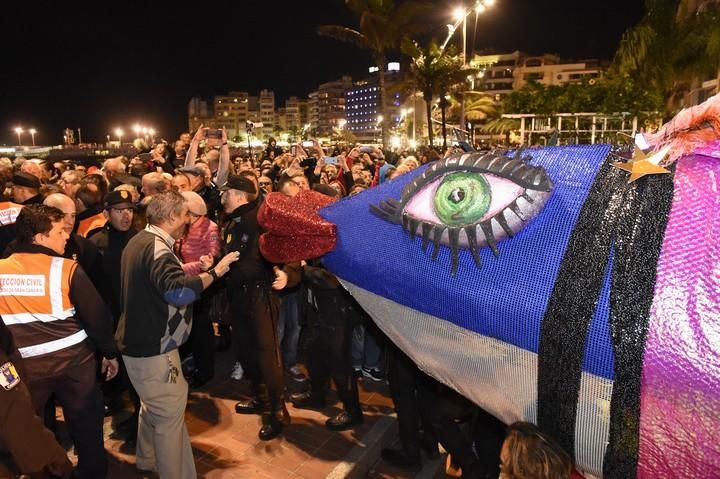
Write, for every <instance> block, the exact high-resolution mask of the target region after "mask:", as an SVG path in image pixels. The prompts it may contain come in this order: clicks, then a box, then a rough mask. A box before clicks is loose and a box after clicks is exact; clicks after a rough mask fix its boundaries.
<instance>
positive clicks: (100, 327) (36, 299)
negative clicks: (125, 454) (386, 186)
mask: <svg viewBox="0 0 720 479" xmlns="http://www.w3.org/2000/svg"><path fill="white" fill-rule="evenodd" d="M304 144H305V145H306V146H303V143H300V144H297V145H293V146H291V147H290V148H289V149H288V150H287V151H285V150H284V149H283V148H280V147H278V146H277V144H276V142H275V141H274V140H272V139H270V141H269V142H268V145H267V148H266V149H265V150H264V151H263V152H262V154H261V155H260V157H259V158H254V157H251V156H245V155H242V154H234V152H231V149H230V146H229V145H228V141H227V136H226V132H225V131H224V130H212V129H208V128H203V127H200V128H199V129H198V130H197V132H195V134H194V136H191V135H190V134H189V133H184V134H182V135H180V137H179V139H178V140H177V141H175V143H174V144H173V145H172V146H170V145H168V144H166V143H164V142H161V143H158V144H157V145H150V146H148V145H144V144H142V143H139V144H138V145H137V147H138V148H137V149H138V151H137V155H135V156H133V157H132V158H127V157H118V158H110V159H106V160H104V162H102V164H96V165H93V164H79V163H78V164H76V163H74V162H72V161H57V162H48V161H45V160H40V159H32V158H30V159H24V158H15V160H14V161H11V160H10V159H7V158H2V159H0V181H3V184H5V185H6V188H5V191H4V201H3V202H2V203H0V251H2V252H3V254H2V257H3V258H4V259H2V260H0V317H2V322H1V323H0V366H1V367H0V372H2V375H0V376H2V377H3V378H4V379H3V382H2V386H3V388H2V389H1V390H0V398H2V401H1V402H0V408H1V409H2V410H0V417H7V418H8V419H7V420H6V423H5V424H2V425H0V431H2V432H0V440H1V442H2V443H3V444H4V447H5V449H6V450H7V451H9V455H6V456H4V460H3V461H2V462H3V463H4V464H6V466H7V470H8V471H9V472H8V474H21V473H22V474H30V475H33V474H36V475H37V477H54V476H56V477H70V474H76V475H77V476H79V477H83V478H99V477H105V475H106V472H107V460H106V456H105V452H104V444H103V417H104V416H105V415H107V414H113V413H115V412H117V410H118V409H120V408H126V407H128V403H132V409H133V414H132V416H131V419H130V420H129V421H127V422H126V423H124V426H122V427H123V428H124V430H125V431H126V439H127V440H128V441H134V442H135V443H136V465H137V467H138V468H139V469H141V470H149V471H156V472H157V473H158V474H159V475H160V477H162V478H194V477H197V474H196V470H195V463H194V458H193V454H192V449H191V446H190V440H189V436H188V432H187V429H186V427H185V422H184V414H185V407H186V404H187V398H188V392H189V390H190V389H196V390H197V389H202V388H204V387H206V386H207V384H208V382H209V381H210V380H212V379H213V377H214V376H215V367H214V366H215V355H216V351H222V350H225V349H228V348H230V347H232V349H233V352H234V354H235V357H236V363H235V366H234V368H233V371H232V377H233V379H236V380H247V381H249V382H250V384H251V387H252V392H253V394H252V396H251V397H249V398H247V399H245V400H242V401H239V402H237V404H236V405H235V411H236V412H237V413H238V414H257V415H260V416H261V417H262V426H261V428H260V430H259V432H258V436H259V438H260V439H261V440H271V439H273V438H275V437H277V436H278V435H280V434H282V432H283V430H284V429H285V428H286V427H288V425H289V424H290V421H291V420H290V415H289V413H288V409H287V407H286V403H287V402H291V403H292V404H293V406H294V407H295V408H310V409H320V410H323V409H325V407H326V405H327V393H328V391H329V389H330V387H331V384H332V385H333V386H334V388H335V389H336V390H337V394H338V398H339V400H340V401H341V402H342V405H343V409H342V411H341V412H340V413H339V414H336V415H334V416H332V417H330V418H329V419H328V420H327V422H326V427H327V428H328V429H330V430H336V431H341V430H346V429H351V428H354V427H356V426H358V425H359V424H362V422H363V411H362V408H361V405H360V401H359V398H358V379H359V378H361V377H362V378H365V380H368V381H378V382H380V381H385V379H386V377H387V380H388V382H389V384H390V393H391V396H392V398H393V401H394V404H395V408H396V411H397V415H398V422H399V432H400V443H401V445H402V447H401V448H400V449H384V450H383V451H382V457H383V459H384V460H386V461H388V462H390V463H392V464H395V465H397V466H401V467H405V468H409V469H414V470H417V469H419V468H420V466H421V450H423V449H424V450H426V451H427V452H428V453H429V454H431V455H433V454H437V451H438V448H437V444H438V442H439V443H441V444H442V445H443V447H444V448H445V449H446V450H447V451H449V452H450V453H451V454H452V458H453V461H454V462H455V464H456V465H457V466H459V468H460V469H461V471H462V477H498V475H501V477H506V478H520V477H547V478H550V477H570V473H571V470H572V461H571V459H570V457H569V456H568V455H567V454H565V453H564V452H563V451H562V450H561V449H560V448H559V447H558V446H557V445H556V444H555V443H554V442H553V441H552V440H551V439H550V438H547V437H545V436H544V435H542V433H541V432H540V431H538V430H537V429H536V428H534V426H532V425H529V424H524V423H521V424H516V425H513V426H512V427H511V428H510V429H509V430H508V432H507V438H505V435H506V432H505V426H504V425H502V424H500V423H499V422H498V421H497V420H495V419H494V418H492V417H490V416H489V415H488V414H483V412H482V411H480V410H479V409H478V408H477V407H475V406H473V405H472V404H470V403H469V402H468V401H467V400H465V399H464V398H462V397H461V396H459V395H458V394H457V393H455V392H454V391H452V390H450V389H448V388H446V387H443V386H441V385H440V383H438V382H437V381H435V380H434V379H432V378H430V377H429V376H427V375H425V374H424V373H422V372H421V371H420V370H419V369H418V368H417V366H415V364H413V362H412V361H411V360H410V358H408V357H407V356H406V355H405V354H404V353H403V352H402V351H400V350H399V349H398V348H397V347H395V346H394V345H393V344H392V343H391V342H389V341H388V340H387V339H386V338H385V337H384V336H383V335H382V333H381V332H380V331H379V330H377V328H375V327H374V325H373V323H372V321H371V320H370V319H369V317H368V316H367V314H366V313H365V312H364V311H363V310H362V309H361V308H360V306H359V305H358V304H357V303H356V302H355V301H354V300H353V298H352V297H351V296H350V295H349V294H348V293H347V292H346V291H345V290H344V289H343V287H342V286H341V284H340V282H339V281H338V279H337V278H336V277H335V276H334V275H333V274H332V273H331V272H329V271H328V270H326V269H325V268H323V266H322V263H321V262H320V261H319V260H318V259H316V258H307V259H306V260H305V261H302V262H299V263H290V264H272V263H271V262H269V261H267V260H266V259H265V258H264V257H263V256H262V254H261V252H260V249H259V244H258V239H259V236H260V234H261V232H262V231H261V227H260V225H259V224H258V210H259V208H260V207H261V205H262V204H263V202H264V201H265V198H266V196H267V195H269V194H271V193H273V192H275V193H277V194H282V195H285V196H286V197H287V198H295V197H296V196H297V195H299V194H300V193H301V192H303V191H308V190H314V191H316V192H318V193H319V194H323V195H326V196H327V197H329V198H331V199H339V198H342V197H345V196H352V195H356V194H358V193H360V192H362V191H364V190H366V189H368V188H372V187H375V186H377V185H378V184H381V183H383V182H385V181H390V180H392V179H393V178H395V177H397V176H398V175H402V174H404V173H407V172H409V171H411V170H413V169H415V168H418V167H419V166H420V165H422V164H424V163H427V162H429V161H434V160H437V159H439V158H440V156H439V154H438V153H437V152H436V151H434V150H432V149H428V150H426V151H418V152H416V155H413V154H410V153H408V152H406V153H401V154H396V153H390V152H384V151H383V150H381V149H380V148H377V147H370V146H360V145H358V146H348V147H332V148H330V149H324V148H323V147H322V146H321V145H320V144H319V143H318V142H317V141H313V142H312V144H311V146H310V145H309V144H307V143H304ZM328 150H332V151H328ZM301 358H302V359H303V361H302V362H303V364H304V368H302V367H300V365H299V361H300V359H301ZM383 358H385V359H386V360H383ZM287 381H295V382H296V383H298V384H303V385H305V386H306V387H305V388H304V390H303V391H302V392H299V393H295V394H292V395H290V396H289V397H288V396H287V393H286V390H287V389H286V382H287ZM128 398H131V399H132V400H131V401H128V400H127V399H128ZM56 405H58V406H60V407H61V408H62V411H63V417H64V419H65V422H66V424H67V428H68V431H69V434H70V437H71V439H72V441H73V443H74V445H75V448H76V451H77V456H78V463H77V468H75V470H74V467H73V465H72V464H71V463H70V462H69V460H68V458H67V455H66V454H65V451H64V450H63V449H62V448H61V447H60V446H59V444H58V443H57V440H56V439H55V435H54V434H53V433H52V432H50V431H52V430H53V429H54V427H55V423H54V420H55V407H56ZM6 412H9V413H8V414H6ZM118 427H120V426H118ZM18 431H22V434H18ZM503 441H504V442H503ZM537 451H541V452H542V454H538V453H537ZM73 470H74V472H73ZM0 477H2V472H0ZM9 477H13V476H12V475H10V476H9ZM32 477H36V476H32Z"/></svg>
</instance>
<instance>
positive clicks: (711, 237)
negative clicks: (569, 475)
mask: <svg viewBox="0 0 720 479" xmlns="http://www.w3.org/2000/svg"><path fill="white" fill-rule="evenodd" d="M638 477H640V478H648V479H650V478H653V479H656V478H710V477H720V161H719V160H718V159H716V158H710V157H708V156H701V155H693V156H686V157H683V158H681V159H680V160H679V161H678V164H677V170H676V172H675V194H674V198H673V205H672V210H671V212H670V219H669V221H668V225H667V229H666V232H665V240H664V243H663V247H662V252H661V255H660V259H659V261H658V269H657V281H656V283H655V297H654V300H653V306H652V310H651V316H650V324H649V330H648V336H647V343H646V348H645V358H644V362H643V372H642V397H641V414H640V450H639V457H638Z"/></svg>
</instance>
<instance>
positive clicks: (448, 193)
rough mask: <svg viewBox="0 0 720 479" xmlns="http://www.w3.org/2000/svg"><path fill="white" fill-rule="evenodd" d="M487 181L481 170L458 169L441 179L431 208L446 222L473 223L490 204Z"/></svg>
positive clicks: (457, 223) (490, 197)
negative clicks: (475, 171) (458, 170)
mask: <svg viewBox="0 0 720 479" xmlns="http://www.w3.org/2000/svg"><path fill="white" fill-rule="evenodd" d="M491 199H492V193H491V188H490V184H489V183H488V181H487V180H486V179H485V177H484V176H483V175H482V174H480V173H474V172H468V171H460V172H457V173H451V174H449V175H447V176H446V177H445V178H443V179H442V181H441V183H440V185H439V186H438V189H437V191H436V192H435V198H434V200H433V209H434V210H435V214H436V215H437V216H438V218H439V219H440V220H442V222H443V223H445V224H447V225H466V224H471V223H475V222H477V221H479V220H480V218H482V217H483V216H484V215H485V213H487V211H488V209H489V208H490V201H491Z"/></svg>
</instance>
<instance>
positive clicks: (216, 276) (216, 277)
mask: <svg viewBox="0 0 720 479" xmlns="http://www.w3.org/2000/svg"><path fill="white" fill-rule="evenodd" d="M206 273H207V274H209V275H210V276H212V279H213V281H215V280H217V279H218V278H219V277H220V276H218V274H217V272H216V271H215V268H210V269H209V270H207V271H206Z"/></svg>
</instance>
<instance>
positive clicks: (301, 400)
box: [290, 391, 325, 409]
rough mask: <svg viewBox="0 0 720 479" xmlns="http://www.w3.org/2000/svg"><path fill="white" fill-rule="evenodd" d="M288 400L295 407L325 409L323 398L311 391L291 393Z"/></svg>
mask: <svg viewBox="0 0 720 479" xmlns="http://www.w3.org/2000/svg"><path fill="white" fill-rule="evenodd" d="M290 402H291V403H292V405H293V407H295V408H297V409H325V398H324V397H323V396H320V395H317V394H313V393H312V391H306V392H303V393H295V394H291V395H290Z"/></svg>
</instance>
